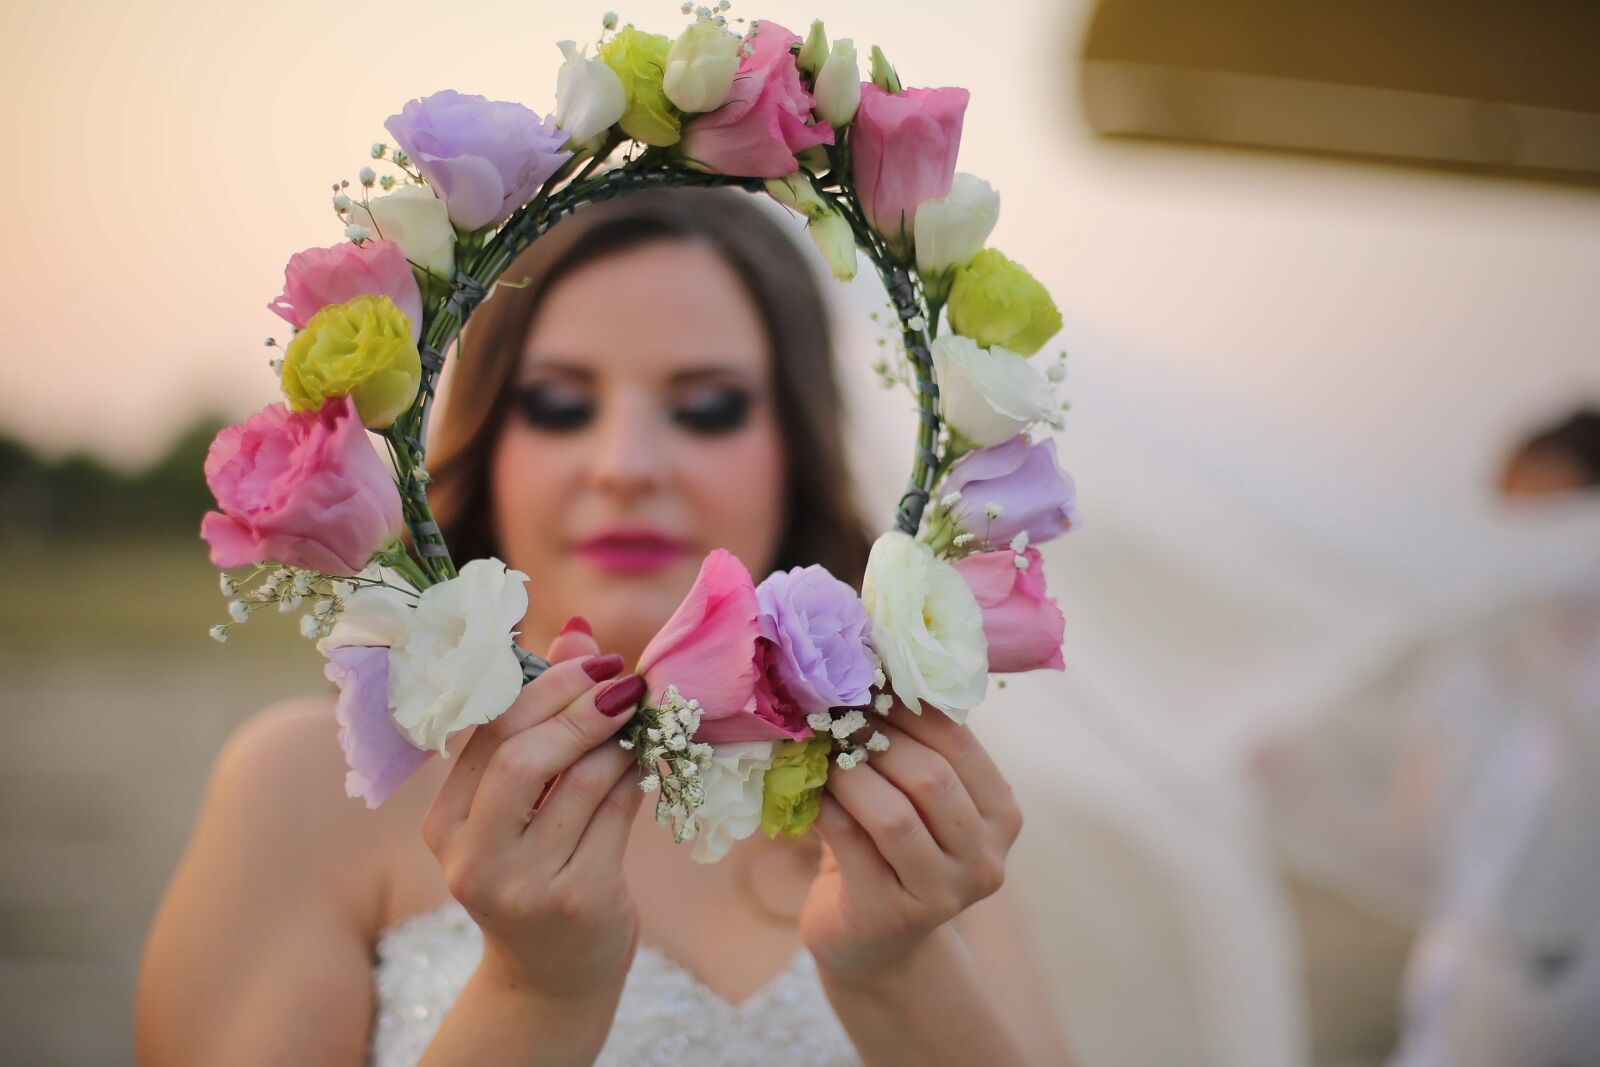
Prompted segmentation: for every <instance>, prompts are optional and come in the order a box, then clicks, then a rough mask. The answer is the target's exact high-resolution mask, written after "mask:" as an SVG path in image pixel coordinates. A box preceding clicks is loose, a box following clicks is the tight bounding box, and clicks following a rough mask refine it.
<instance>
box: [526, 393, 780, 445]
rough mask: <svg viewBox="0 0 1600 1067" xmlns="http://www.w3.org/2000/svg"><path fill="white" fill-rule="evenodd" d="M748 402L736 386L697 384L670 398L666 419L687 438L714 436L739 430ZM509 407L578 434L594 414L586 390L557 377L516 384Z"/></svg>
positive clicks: (542, 426) (550, 427)
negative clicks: (685, 434) (689, 434)
mask: <svg viewBox="0 0 1600 1067" xmlns="http://www.w3.org/2000/svg"><path fill="white" fill-rule="evenodd" d="M754 401H755V398H754V397H753V396H752V395H751V393H750V391H749V390H748V389H745V388H744V387H742V386H739V385H697V386H694V387H693V388H691V389H685V390H683V391H681V392H680V393H679V394H678V395H677V396H676V397H674V398H673V400H672V402H671V406H670V409H669V411H668V417H669V418H670V419H671V420H672V423H673V425H675V426H678V427H680V428H681V429H684V430H687V431H688V432H690V433H692V434H696V435H699V436H702V437H715V436H718V435H720V434H727V433H733V432H734V431H736V430H739V429H742V428H743V427H744V425H745V424H746V423H747V422H748V421H749V419H750V409H751V407H752V406H753V404H754ZM512 403H513V406H514V407H515V409H516V410H517V412H518V413H519V414H520V415H521V416H522V420H523V421H524V422H525V423H527V424H528V425H529V426H531V427H533V428H535V429H538V430H543V431H545V432H547V433H574V432H576V431H578V430H582V429H583V428H584V427H586V426H588V425H589V423H590V422H592V421H593V420H594V417H595V413H596V402H595V399H594V396H593V394H592V392H591V391H590V390H589V389H588V388H586V387H584V386H582V385H579V384H576V383H573V382H568V381H562V380H559V379H555V380H550V381H541V382H532V383H529V384H527V385H523V386H520V387H519V388H518V389H517V390H516V391H515V392H514V393H513V394H512Z"/></svg>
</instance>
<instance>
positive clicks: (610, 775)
mask: <svg viewBox="0 0 1600 1067" xmlns="http://www.w3.org/2000/svg"><path fill="white" fill-rule="evenodd" d="M550 651H551V661H552V663H553V664H554V665H553V666H552V667H551V668H550V669H549V670H548V671H546V672H545V673H544V674H543V675H542V676H540V677H539V678H538V679H536V680H535V681H533V682H531V683H529V684H528V685H526V686H524V687H523V689H522V692H521V694H520V695H519V696H518V697H517V700H516V703H514V704H513V705H512V706H511V707H510V709H508V710H507V711H506V712H505V713H504V714H503V715H501V716H500V717H499V718H498V719H496V720H494V721H493V722H491V723H489V724H487V725H485V726H480V727H478V728H477V729H476V730H474V731H473V734H472V737H471V739H470V740H469V741H468V742H467V744H466V747H464V748H463V749H462V750H461V751H460V753H459V754H458V755H457V756H456V757H455V759H456V765H455V767H454V768H452V769H451V771H450V775H449V777H448V778H447V779H446V780H445V783H444V785H443V786H441V787H440V789H439V793H438V795H437V796H436V797H435V798H434V801H433V806H432V807H431V808H430V809H429V811H428V814H427V817H426V818H425V819H424V820H423V826H422V832H423V837H424V839H425V840H426V841H427V843H428V847H429V848H430V849H432V850H433V854H434V855H435V856H436V857H437V858H438V860H439V865H440V866H441V867H442V868H443V869H444V873H445V878H446V881H447V884H448V886H449V888H450V893H451V895H452V896H454V897H455V898H456V899H457V900H459V901H460V902H461V903H462V905H463V906H465V907H466V909H467V911H468V912H469V913H470V914H471V915H472V917H473V919H474V920H475V921H476V922H477V923H478V925H479V926H480V927H481V928H482V930H483V937H484V955H483V961H482V963H481V964H480V965H479V973H480V975H481V974H483V973H484V971H485V969H486V968H487V969H488V970H489V972H490V975H491V978H492V980H493V981H494V982H495V983H497V984H499V985H501V986H503V987H508V988H515V989H518V990H522V991H524V992H528V993H531V994H533V995H535V996H538V997H541V998H544V999H547V1000H560V1001H568V1000H572V999H575V998H576V999H582V998H593V997H604V996H607V995H614V994H615V993H617V992H618V991H619V990H620V988H621V984H622V981H623V979H624V978H625V977H626V975H627V972H628V967H629V965H630V963H631V962H632V959H633V953H634V948H635V944H636V941H637V934H638V915H637V912H636V910H635V908H634V903H633V898H632V897H631V896H630V895H629V893H628V887H627V884H626V882H625V881H624V879H623V874H622V858H623V853H624V851H625V849H626V847H627V842H628V833H629V830H630V829H631V828H632V826H633V822H634V815H635V813H636V812H637V811H638V809H639V803H640V801H641V799H642V797H643V793H642V792H641V791H640V789H639V787H638V782H637V776H636V775H635V774H633V773H632V768H633V766H634V761H633V757H632V754H631V753H629V752H628V751H626V750H624V749H623V748H622V747H621V746H619V745H618V744H616V742H615V740H614V737H613V735H614V734H615V733H616V731H617V730H618V729H619V728H620V727H621V726H622V725H623V724H624V723H626V722H627V721H628V719H629V718H630V717H631V712H632V711H633V709H634V707H635V706H636V705H637V704H638V702H639V699H640V698H641V697H642V696H643V695H644V680H643V679H642V678H640V677H638V676H637V675H632V674H629V675H622V676H621V677H620V678H618V677H616V676H617V675H619V674H620V672H621V670H622V665H623V661H622V657H621V656H616V655H610V656H601V655H598V652H599V649H598V648H597V647H596V646H595V643H594V639H593V638H591V637H589V636H588V634H587V633H584V632H582V631H573V632H570V633H566V634H563V635H562V636H561V637H559V638H557V639H556V642H555V644H554V645H553V646H552V647H551V650H550ZM552 779H553V780H554V781H553V784H550V783H552ZM547 784H548V786H549V788H548V793H547V794H546V792H545V790H546V786H547ZM541 797H542V800H541ZM536 807H537V811H536V810H535V808H536Z"/></svg>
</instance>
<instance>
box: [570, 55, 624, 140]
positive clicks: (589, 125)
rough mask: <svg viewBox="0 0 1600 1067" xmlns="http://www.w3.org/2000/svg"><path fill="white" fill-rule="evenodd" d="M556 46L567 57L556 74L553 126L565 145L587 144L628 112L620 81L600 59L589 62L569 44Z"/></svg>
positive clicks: (615, 73) (614, 72) (589, 60)
mask: <svg viewBox="0 0 1600 1067" xmlns="http://www.w3.org/2000/svg"><path fill="white" fill-rule="evenodd" d="M556 47H558V48H560V49H561V54H562V55H563V56H565V57H566V62H564V63H562V64H561V70H560V71H558V72H557V74H556V125H557V126H559V127H561V129H562V130H563V131H564V132H565V133H566V135H567V137H568V138H569V141H568V143H569V144H570V143H574V142H576V143H580V144H587V143H588V142H590V141H592V140H594V139H595V138H597V137H599V136H600V134H602V133H604V132H605V131H606V130H608V129H610V128H611V126H612V125H613V124H614V123H615V122H616V121H617V120H618V119H620V118H621V117H622V113H623V112H624V111H625V110H627V107H628V98H627V94H626V93H624V92H623V90H622V79H621V78H619V77H617V72H616V71H614V70H612V69H611V68H610V67H608V66H606V64H605V61H604V60H602V59H590V58H588V57H587V56H585V55H584V54H583V50H581V49H579V48H578V46H577V45H575V44H574V43H573V42H571V41H561V42H558V44H557V45H556Z"/></svg>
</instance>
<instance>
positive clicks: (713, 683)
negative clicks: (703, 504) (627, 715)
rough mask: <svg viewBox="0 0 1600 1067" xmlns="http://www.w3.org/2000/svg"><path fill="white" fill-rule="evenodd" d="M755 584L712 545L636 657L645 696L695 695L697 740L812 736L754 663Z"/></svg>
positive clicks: (756, 627)
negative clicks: (672, 609) (679, 599)
mask: <svg viewBox="0 0 1600 1067" xmlns="http://www.w3.org/2000/svg"><path fill="white" fill-rule="evenodd" d="M759 610H760V608H759V606H758V605H757V602H756V586H755V582H754V581H752V580H751V578H750V572H749V571H747V570H745V567H744V564H743V563H740V562H739V559H738V557H736V556H734V555H733V554H732V553H731V552H728V551H725V550H724V549H720V548H719V549H716V550H715V551H713V552H712V553H711V554H710V555H709V556H707V557H706V559H705V562H704V563H702V564H701V565H700V574H699V576H698V577H696V578H695V580H694V587H693V588H691V589H690V590H689V595H688V596H686V597H684V598H683V603H682V604H679V605H678V610H677V611H675V612H673V613H672V618H670V619H668V620H667V624H666V625H665V626H663V627H662V628H661V631H660V632H659V633H657V634H656V635H655V636H654V637H652V638H651V639H650V643H649V644H648V645H646V646H645V650H644V654H643V655H641V656H640V657H639V673H640V674H642V675H644V680H645V683H646V687H647V693H648V697H647V700H648V701H657V700H659V699H660V698H661V695H662V694H663V693H665V692H666V689H667V686H669V685H672V686H677V688H678V693H679V694H680V695H681V696H682V697H683V698H684V699H685V700H690V699H693V700H698V701H699V702H700V706H701V709H702V710H701V717H700V729H699V730H698V731H697V732H696V733H695V735H694V736H695V740H697V741H705V742H708V743H710V744H713V745H716V744H729V743H732V742H736V741H774V740H777V741H782V740H788V739H790V738H801V737H807V736H809V735H810V733H811V730H810V728H809V727H807V726H806V725H805V723H804V720H803V719H799V721H796V719H797V718H799V715H800V714H801V713H799V712H798V711H797V710H796V709H793V708H787V707H780V702H779V701H778V700H776V699H775V698H774V697H773V696H772V694H771V692H770V691H769V690H768V687H767V680H766V679H765V678H764V677H763V672H762V670H761V669H760V666H759V665H758V663H757V656H758V654H759V650H758V647H757V642H758V639H759V638H760V636H761V626H760V623H759V622H758V621H757V619H756V616H757V614H758V612H759Z"/></svg>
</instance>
